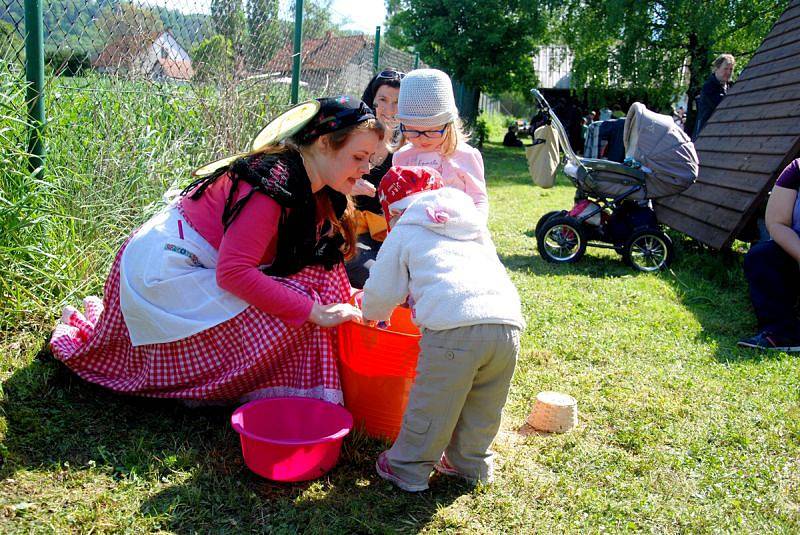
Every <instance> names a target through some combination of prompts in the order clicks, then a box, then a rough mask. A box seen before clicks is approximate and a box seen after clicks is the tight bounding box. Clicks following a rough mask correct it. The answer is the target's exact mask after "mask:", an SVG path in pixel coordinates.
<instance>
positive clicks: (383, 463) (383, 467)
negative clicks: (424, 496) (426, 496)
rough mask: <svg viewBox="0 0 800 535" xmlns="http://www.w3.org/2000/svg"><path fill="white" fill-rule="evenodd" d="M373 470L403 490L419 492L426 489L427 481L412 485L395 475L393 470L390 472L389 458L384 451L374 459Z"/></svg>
mask: <svg viewBox="0 0 800 535" xmlns="http://www.w3.org/2000/svg"><path fill="white" fill-rule="evenodd" d="M375 470H376V471H377V472H378V475H379V476H381V477H382V478H383V479H385V480H386V481H388V482H389V483H392V484H393V485H395V486H397V487H398V488H401V489H403V490H405V491H408V492H421V491H423V490H428V484H427V483H425V484H424V485H414V484H412V483H409V482H408V481H405V480H403V479H400V478H399V477H397V476H396V475H395V474H394V472H392V467H391V466H389V460H388V459H387V458H386V452H385V451H384V452H383V453H381V454H380V455H378V460H377V461H375Z"/></svg>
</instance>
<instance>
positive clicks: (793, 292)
mask: <svg viewBox="0 0 800 535" xmlns="http://www.w3.org/2000/svg"><path fill="white" fill-rule="evenodd" d="M744 274H745V277H746V278H747V283H748V285H749V286H750V301H751V302H752V303H753V308H754V309H755V311H756V317H757V318H758V327H759V329H760V330H761V331H768V332H769V333H771V334H775V335H779V336H787V337H791V338H800V321H798V318H797V311H796V308H795V307H796V306H797V301H798V299H799V298H800V265H798V263H797V261H796V260H795V259H794V258H792V257H791V256H790V255H789V254H788V253H787V252H786V251H784V250H783V249H782V248H781V246H780V245H778V244H777V243H775V242H774V241H772V240H769V241H764V242H759V243H757V244H755V245H753V246H752V247H751V248H750V251H748V253H747V255H746V256H745V257H744Z"/></svg>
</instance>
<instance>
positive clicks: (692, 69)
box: [683, 33, 708, 136]
mask: <svg viewBox="0 0 800 535" xmlns="http://www.w3.org/2000/svg"><path fill="white" fill-rule="evenodd" d="M688 51H689V87H688V88H687V89H686V123H685V124H684V127H683V129H684V131H685V132H686V133H687V134H689V135H690V136H691V135H692V133H693V132H694V123H695V121H696V119H697V107H696V103H695V98H696V97H697V95H699V94H700V89H701V88H702V87H703V82H704V81H705V79H706V71H707V70H708V64H707V62H708V45H707V44H706V43H700V40H699V39H698V37H697V34H696V33H691V34H689V46H688Z"/></svg>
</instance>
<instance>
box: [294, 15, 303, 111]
mask: <svg viewBox="0 0 800 535" xmlns="http://www.w3.org/2000/svg"><path fill="white" fill-rule="evenodd" d="M302 49H303V0H295V6H294V56H293V57H292V59H293V62H292V104H297V101H298V99H299V98H300V52H301V51H302Z"/></svg>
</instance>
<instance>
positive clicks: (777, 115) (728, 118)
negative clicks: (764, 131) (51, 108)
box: [707, 100, 800, 124]
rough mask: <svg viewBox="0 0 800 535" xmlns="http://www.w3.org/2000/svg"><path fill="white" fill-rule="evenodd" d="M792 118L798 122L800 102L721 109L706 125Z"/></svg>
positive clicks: (790, 101) (715, 112)
mask: <svg viewBox="0 0 800 535" xmlns="http://www.w3.org/2000/svg"><path fill="white" fill-rule="evenodd" d="M783 117H792V118H795V119H796V120H800V100H787V101H785V102H776V103H774V104H760V105H758V106H745V107H742V108H723V109H717V110H714V113H712V114H711V117H709V119H708V123H707V124H710V123H725V122H734V121H736V122H738V121H754V120H764V119H781V118H783Z"/></svg>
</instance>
